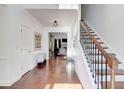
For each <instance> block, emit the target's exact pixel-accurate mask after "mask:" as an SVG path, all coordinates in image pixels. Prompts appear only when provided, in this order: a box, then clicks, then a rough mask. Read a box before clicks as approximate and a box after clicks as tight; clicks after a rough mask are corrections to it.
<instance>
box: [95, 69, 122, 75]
mask: <svg viewBox="0 0 124 93" xmlns="http://www.w3.org/2000/svg"><path fill="white" fill-rule="evenodd" d="M96 73H97V74H98V69H97V71H96ZM99 74H101V69H100V70H99ZM107 74H108V75H110V74H111V71H110V69H108V70H107ZM103 75H105V70H104V69H103ZM115 75H124V70H123V69H117V70H115Z"/></svg>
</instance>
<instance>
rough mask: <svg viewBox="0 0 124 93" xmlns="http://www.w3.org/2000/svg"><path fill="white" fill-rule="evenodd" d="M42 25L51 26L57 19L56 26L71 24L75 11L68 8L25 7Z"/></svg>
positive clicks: (73, 20) (74, 17)
mask: <svg viewBox="0 0 124 93" xmlns="http://www.w3.org/2000/svg"><path fill="white" fill-rule="evenodd" d="M27 11H28V12H29V13H30V14H31V15H33V16H34V17H35V18H36V19H37V20H38V21H39V22H40V23H41V24H42V25H43V26H50V27H51V26H53V21H54V20H57V22H58V26H72V25H73V23H74V22H75V19H76V17H77V16H76V15H77V11H76V10H69V9H65V10H64V9H27Z"/></svg>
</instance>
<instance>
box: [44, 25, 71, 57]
mask: <svg viewBox="0 0 124 93" xmlns="http://www.w3.org/2000/svg"><path fill="white" fill-rule="evenodd" d="M50 32H64V33H67V39H68V44H67V54H68V51H69V49H70V43H69V42H71V38H70V37H69V36H70V33H71V27H44V31H43V33H42V40H43V41H42V51H43V52H44V53H46V55H47V59H49V33H50Z"/></svg>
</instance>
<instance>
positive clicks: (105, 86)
mask: <svg viewBox="0 0 124 93" xmlns="http://www.w3.org/2000/svg"><path fill="white" fill-rule="evenodd" d="M107 74H108V73H107V60H106V63H105V83H106V84H105V88H106V89H107Z"/></svg>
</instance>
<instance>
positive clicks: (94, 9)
mask: <svg viewBox="0 0 124 93" xmlns="http://www.w3.org/2000/svg"><path fill="white" fill-rule="evenodd" d="M123 9H124V5H117V4H116V5H109V4H108V5H83V8H82V16H83V17H84V18H85V19H86V20H87V21H88V23H89V24H90V25H91V26H92V27H93V29H94V30H95V31H96V32H97V33H98V34H99V35H100V36H101V37H102V38H103V39H104V41H106V42H105V43H107V45H108V46H109V48H110V51H112V52H115V53H116V54H117V56H118V58H119V59H120V60H121V61H122V62H124V43H123V40H124V36H123V35H124V31H123V30H124V12H123Z"/></svg>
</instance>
